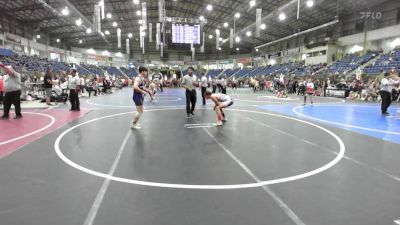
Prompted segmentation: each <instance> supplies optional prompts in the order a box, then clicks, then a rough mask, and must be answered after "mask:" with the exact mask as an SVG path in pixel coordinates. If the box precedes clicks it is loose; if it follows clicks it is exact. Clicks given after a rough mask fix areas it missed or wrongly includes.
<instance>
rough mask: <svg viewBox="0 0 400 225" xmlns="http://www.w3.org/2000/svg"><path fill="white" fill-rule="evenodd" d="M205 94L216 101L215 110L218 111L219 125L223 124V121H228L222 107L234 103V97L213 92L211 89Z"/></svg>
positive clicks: (207, 97)
mask: <svg viewBox="0 0 400 225" xmlns="http://www.w3.org/2000/svg"><path fill="white" fill-rule="evenodd" d="M204 96H205V97H206V99H211V100H212V101H213V102H214V103H215V106H214V111H215V112H216V113H217V126H222V122H227V121H228V120H227V119H226V116H225V113H224V111H222V109H223V108H227V107H229V106H231V105H233V100H232V98H231V97H230V96H229V95H225V94H219V93H218V94H212V93H211V91H206V92H205V93H204Z"/></svg>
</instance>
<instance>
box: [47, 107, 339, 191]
mask: <svg viewBox="0 0 400 225" xmlns="http://www.w3.org/2000/svg"><path fill="white" fill-rule="evenodd" d="M167 110H184V109H182V108H173V109H151V110H147V111H146V112H156V111H167ZM210 110H211V109H210ZM227 111H237V112H248V113H255V114H260V115H269V116H275V117H279V118H285V119H288V120H292V121H296V122H300V123H303V124H307V125H309V126H311V127H315V128H318V129H320V130H322V131H324V132H326V133H328V134H329V135H331V136H332V137H333V138H334V139H335V140H336V141H337V143H338V145H339V153H338V154H337V155H336V157H335V158H334V159H333V160H332V161H330V162H328V163H327V164H325V165H323V166H321V167H319V168H316V169H313V170H311V171H308V172H304V173H301V174H297V175H293V176H289V177H283V178H277V179H273V180H265V181H262V182H259V183H257V182H256V183H245V184H230V185H193V184H176V183H161V182H149V181H143V180H133V179H128V178H123V177H115V176H110V175H108V174H105V173H101V172H98V171H95V170H92V169H89V168H86V167H84V166H82V165H79V164H77V163H76V162H73V161H72V160H71V159H69V158H68V157H66V156H65V155H64V154H63V152H62V150H61V148H60V142H61V140H62V139H63V137H64V136H65V135H67V134H68V133H70V132H72V131H73V130H74V129H76V128H78V127H81V126H83V125H86V124H89V123H93V122H96V121H99V120H102V119H107V118H113V117H117V116H122V115H127V114H132V113H133V112H123V113H116V114H112V115H108V116H103V117H98V118H95V119H91V120H88V121H85V122H82V123H79V124H77V125H75V126H73V127H70V128H68V129H67V130H65V131H64V132H62V133H61V134H60V135H59V136H58V137H57V139H56V141H55V142H54V150H55V152H56V154H57V155H58V157H59V158H60V159H61V160H63V161H64V162H65V163H66V164H68V165H70V166H72V167H74V168H75V169H77V170H80V171H82V172H84V173H87V174H91V175H93V176H97V177H103V178H109V179H110V180H113V181H118V182H122V183H128V184H136V185H143V186H152V187H163V188H180V189H208V190H227V189H240V188H255V187H261V186H264V185H269V184H278V183H284V182H290V181H295V180H299V179H303V178H306V177H310V176H313V175H316V174H319V173H321V172H323V171H326V170H328V169H330V168H331V167H333V166H335V165H336V164H337V163H338V162H340V160H341V159H342V158H343V156H344V153H345V151H346V147H345V145H344V143H343V141H342V140H341V139H340V138H339V137H338V136H337V135H336V134H335V133H333V132H332V131H330V130H328V129H326V128H324V127H321V126H319V125H316V124H314V123H311V122H308V121H305V120H302V119H299V118H295V117H289V116H284V115H281V114H274V113H269V112H261V111H251V110H240V109H227Z"/></svg>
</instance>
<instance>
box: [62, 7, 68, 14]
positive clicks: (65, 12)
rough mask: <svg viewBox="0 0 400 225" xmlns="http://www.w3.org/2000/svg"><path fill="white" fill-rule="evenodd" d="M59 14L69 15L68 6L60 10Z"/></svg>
mask: <svg viewBox="0 0 400 225" xmlns="http://www.w3.org/2000/svg"><path fill="white" fill-rule="evenodd" d="M61 14H63V16H68V15H69V9H68V7H65V8H63V9H62V10H61Z"/></svg>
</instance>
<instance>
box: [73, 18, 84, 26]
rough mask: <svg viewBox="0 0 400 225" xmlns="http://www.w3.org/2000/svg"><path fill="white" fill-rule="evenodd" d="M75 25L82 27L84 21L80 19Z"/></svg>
mask: <svg viewBox="0 0 400 225" xmlns="http://www.w3.org/2000/svg"><path fill="white" fill-rule="evenodd" d="M75 24H76V25H77V26H78V27H79V26H80V25H82V19H81V18H79V19H77V20H75Z"/></svg>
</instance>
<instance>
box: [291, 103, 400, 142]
mask: <svg viewBox="0 0 400 225" xmlns="http://www.w3.org/2000/svg"><path fill="white" fill-rule="evenodd" d="M303 107H304V106H297V107H294V108H293V109H292V111H293V112H294V113H295V114H296V115H299V116H301V117H304V118H307V119H310V120H315V121H319V122H323V123H329V124H334V125H339V126H344V127H349V128H355V129H360V130H368V131H374V132H379V133H385V134H396V135H400V133H399V132H394V131H386V130H378V129H373V128H368V127H360V126H354V125H350V124H345V123H338V122H333V121H330V120H323V119H318V118H315V117H311V116H307V115H304V114H303V113H300V112H298V111H297V110H298V109H299V108H303Z"/></svg>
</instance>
